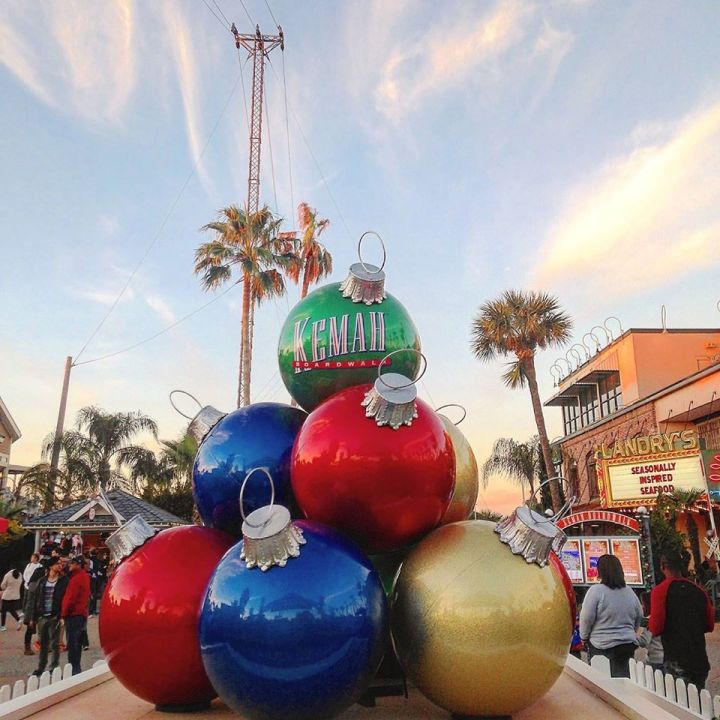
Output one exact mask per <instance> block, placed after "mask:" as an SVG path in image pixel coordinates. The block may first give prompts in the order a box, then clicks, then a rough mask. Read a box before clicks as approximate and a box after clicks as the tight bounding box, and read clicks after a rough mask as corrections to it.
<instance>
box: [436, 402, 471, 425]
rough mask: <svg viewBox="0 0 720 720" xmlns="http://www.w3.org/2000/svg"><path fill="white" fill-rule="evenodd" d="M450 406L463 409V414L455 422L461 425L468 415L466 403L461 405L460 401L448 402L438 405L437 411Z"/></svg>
mask: <svg viewBox="0 0 720 720" xmlns="http://www.w3.org/2000/svg"><path fill="white" fill-rule="evenodd" d="M449 407H456V408H460V409H461V410H462V411H463V416H462V417H461V418H460V419H459V420H458V421H457V422H456V423H453V425H459V424H460V423H461V422H462V421H463V420H464V419H465V418H466V417H467V410H466V409H465V406H464V405H459V404H458V403H446V404H445V405H441V406H440V407H436V408H435V412H437V413H439V412H440V411H441V410H443V409H444V408H449Z"/></svg>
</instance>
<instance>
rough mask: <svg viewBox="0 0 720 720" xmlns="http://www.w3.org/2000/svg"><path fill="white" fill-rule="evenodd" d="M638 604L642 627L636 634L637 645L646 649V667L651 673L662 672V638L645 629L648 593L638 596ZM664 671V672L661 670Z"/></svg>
mask: <svg viewBox="0 0 720 720" xmlns="http://www.w3.org/2000/svg"><path fill="white" fill-rule="evenodd" d="M640 603H641V605H642V607H643V614H644V615H645V617H644V618H643V627H642V628H641V629H640V631H639V632H638V645H639V646H640V647H641V648H646V649H647V663H646V664H647V665H649V666H650V667H651V668H652V669H653V671H654V670H663V667H664V665H663V662H664V659H665V656H664V653H663V646H662V638H661V637H660V636H659V635H657V636H653V634H652V633H651V632H650V631H649V630H648V629H647V622H648V617H649V616H650V593H649V592H644V593H643V594H642V595H641V596H640ZM663 671H664V670H663Z"/></svg>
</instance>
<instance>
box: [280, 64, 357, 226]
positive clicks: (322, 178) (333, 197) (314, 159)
mask: <svg viewBox="0 0 720 720" xmlns="http://www.w3.org/2000/svg"><path fill="white" fill-rule="evenodd" d="M283 58H284V55H283ZM268 64H269V65H270V68H271V70H272V71H273V74H274V75H275V77H276V79H277V80H278V82H280V78H278V75H277V72H276V70H275V67H274V65H273V64H272V62H270V60H268ZM285 102H286V104H287V106H288V107H289V109H290V112H291V113H292V116H293V118H294V120H295V122H296V123H297V126H298V130H300V137H302V139H303V142H304V143H305V147H306V148H307V150H308V152H309V153H310V157H311V158H312V159H313V162H314V163H315V167H316V168H317V171H318V173H320V179H321V180H322V183H323V185H324V187H325V190H326V192H327V194H328V196H329V198H330V200H331V202H332V204H333V207H334V208H335V211H336V212H337V214H338V217H339V218H340V221H341V222H342V224H343V227H344V228H345V232H346V233H347V235H348V237H349V238H350V240H354V237H355V236H354V235H353V234H352V233H351V232H350V228H349V227H348V224H347V222H346V221H345V217H344V215H343V214H342V212H341V210H340V207H339V206H338V204H337V201H336V200H335V196H334V195H333V194H332V190H330V186H329V185H328V183H327V180H326V179H325V175H324V174H323V171H322V168H321V167H320V163H319V162H318V160H317V158H316V157H315V153H314V152H313V150H312V148H311V147H310V143H309V142H308V139H307V137H306V136H305V132H304V131H303V128H302V124H301V123H300V119H299V118H298V116H297V113H296V112H295V111H294V110H293V108H292V106H291V105H290V104H289V101H288V100H287V89H286V93H285Z"/></svg>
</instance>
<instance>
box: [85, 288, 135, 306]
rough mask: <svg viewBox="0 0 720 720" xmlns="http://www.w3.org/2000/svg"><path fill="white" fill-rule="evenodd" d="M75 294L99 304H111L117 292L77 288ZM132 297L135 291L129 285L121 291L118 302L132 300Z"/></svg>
mask: <svg viewBox="0 0 720 720" xmlns="http://www.w3.org/2000/svg"><path fill="white" fill-rule="evenodd" d="M76 294H77V295H79V296H80V297H83V298H85V299H86V300H92V302H95V303H98V304H99V305H112V304H113V303H114V302H115V300H116V299H117V292H108V291H107V290H94V289H90V288H88V289H85V290H78V291H76ZM134 297H135V293H134V291H133V289H132V288H131V287H129V288H128V289H127V290H125V292H124V293H123V296H122V298H120V302H129V301H131V300H133V299H134Z"/></svg>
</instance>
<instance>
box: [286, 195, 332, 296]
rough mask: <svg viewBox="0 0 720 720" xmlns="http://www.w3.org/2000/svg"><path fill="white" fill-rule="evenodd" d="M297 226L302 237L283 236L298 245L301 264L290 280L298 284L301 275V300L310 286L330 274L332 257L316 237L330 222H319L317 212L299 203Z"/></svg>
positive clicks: (289, 234)
mask: <svg viewBox="0 0 720 720" xmlns="http://www.w3.org/2000/svg"><path fill="white" fill-rule="evenodd" d="M298 224H299V225H300V231H301V232H302V237H300V238H296V237H295V234H294V233H286V234H284V235H285V236H286V237H292V238H293V239H295V240H296V242H297V244H298V249H297V252H298V255H299V256H300V260H301V263H300V265H299V266H298V268H297V273H295V274H294V275H291V278H292V280H294V281H295V282H299V281H300V276H301V275H302V284H301V286H300V299H301V300H302V299H303V298H304V297H305V296H306V295H307V294H308V288H309V287H310V285H313V284H315V283H316V282H318V280H320V279H322V278H324V277H327V276H328V275H330V274H331V273H332V269H333V264H332V255H331V254H330V252H329V251H328V249H327V248H326V247H325V246H324V245H323V244H322V243H320V242H318V237H320V235H321V234H322V233H323V231H324V230H325V229H326V228H327V227H328V225H330V221H329V220H327V219H322V220H319V219H318V217H317V210H315V209H314V208H311V207H310V206H309V205H308V204H307V203H305V202H301V203H300V204H299V205H298Z"/></svg>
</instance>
